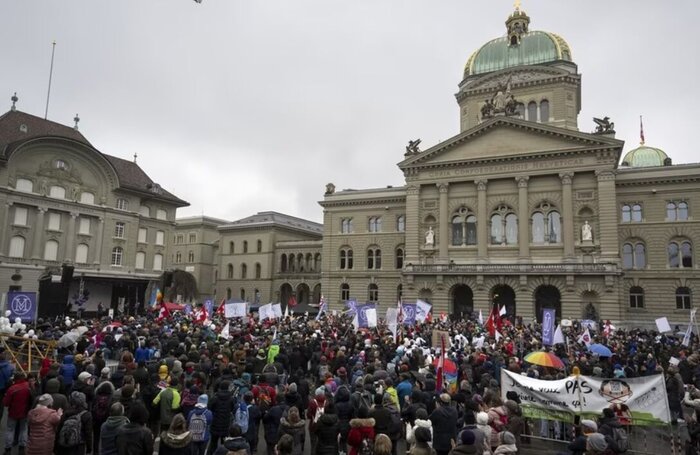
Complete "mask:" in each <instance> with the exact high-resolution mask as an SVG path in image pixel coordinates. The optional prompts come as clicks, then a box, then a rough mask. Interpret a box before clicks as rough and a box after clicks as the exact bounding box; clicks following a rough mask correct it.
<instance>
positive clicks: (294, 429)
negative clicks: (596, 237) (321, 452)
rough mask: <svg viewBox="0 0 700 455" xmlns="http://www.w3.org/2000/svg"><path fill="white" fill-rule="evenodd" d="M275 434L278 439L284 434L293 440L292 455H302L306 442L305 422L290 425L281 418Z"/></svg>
mask: <svg viewBox="0 0 700 455" xmlns="http://www.w3.org/2000/svg"><path fill="white" fill-rule="evenodd" d="M277 434H278V436H279V437H282V436H283V435H285V434H288V435H289V436H291V437H292V438H293V439H294V448H293V449H292V455H302V453H303V452H304V443H305V442H306V420H300V421H298V422H297V423H291V422H289V421H288V420H287V419H286V418H285V417H282V419H281V420H280V426H279V430H278V433H277Z"/></svg>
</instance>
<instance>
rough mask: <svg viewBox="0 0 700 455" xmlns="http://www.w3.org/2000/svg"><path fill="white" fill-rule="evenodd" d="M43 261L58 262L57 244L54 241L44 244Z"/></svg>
mask: <svg viewBox="0 0 700 455" xmlns="http://www.w3.org/2000/svg"><path fill="white" fill-rule="evenodd" d="M44 260H45V261H56V260H58V242H57V241H55V240H49V241H47V242H46V244H44Z"/></svg>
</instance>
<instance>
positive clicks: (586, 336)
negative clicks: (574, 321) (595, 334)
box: [577, 327, 591, 346]
mask: <svg viewBox="0 0 700 455" xmlns="http://www.w3.org/2000/svg"><path fill="white" fill-rule="evenodd" d="M577 341H578V342H579V343H583V344H585V345H586V346H590V345H591V332H590V331H589V330H588V327H586V331H585V332H583V333H582V334H581V336H580V337H578V340H577Z"/></svg>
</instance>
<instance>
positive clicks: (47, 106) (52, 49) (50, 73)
mask: <svg viewBox="0 0 700 455" xmlns="http://www.w3.org/2000/svg"><path fill="white" fill-rule="evenodd" d="M55 54H56V41H55V40H54V42H53V45H52V47H51V67H50V68H49V89H48V91H47V92H46V111H45V112H44V120H46V119H47V117H48V116H49V98H50V97H51V79H52V78H53V57H54V55H55Z"/></svg>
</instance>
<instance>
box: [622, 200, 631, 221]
mask: <svg viewBox="0 0 700 455" xmlns="http://www.w3.org/2000/svg"><path fill="white" fill-rule="evenodd" d="M630 221H632V207H630V206H629V205H627V204H625V205H623V206H622V222H623V223H629V222H630Z"/></svg>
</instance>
